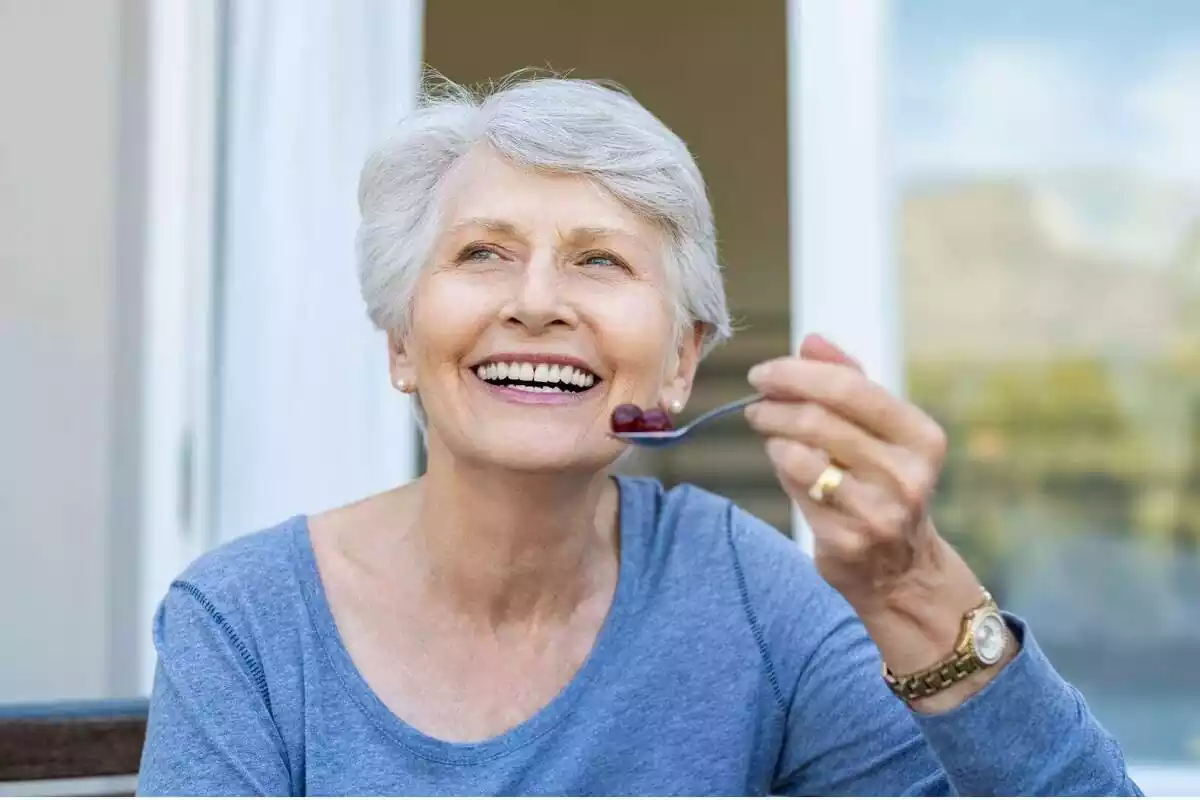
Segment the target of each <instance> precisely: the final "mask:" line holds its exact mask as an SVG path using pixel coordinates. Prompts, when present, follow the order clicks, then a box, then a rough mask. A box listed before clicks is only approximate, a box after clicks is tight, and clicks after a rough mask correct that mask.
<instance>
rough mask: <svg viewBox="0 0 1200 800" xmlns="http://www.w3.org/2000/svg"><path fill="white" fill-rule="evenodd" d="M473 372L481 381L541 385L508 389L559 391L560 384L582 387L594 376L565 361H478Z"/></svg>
mask: <svg viewBox="0 0 1200 800" xmlns="http://www.w3.org/2000/svg"><path fill="white" fill-rule="evenodd" d="M475 374H476V375H478V376H479V378H480V379H481V380H485V381H498V380H509V381H520V382H522V383H526V384H545V385H541V386H538V385H534V386H516V385H514V386H513V387H512V388H514V389H521V390H523V391H538V392H541V391H545V392H559V391H562V389H561V388H559V387H560V386H563V385H566V386H574V387H576V388H578V389H586V388H588V387H589V386H592V385H594V384H595V382H596V376H595V375H593V374H591V373H590V372H588V371H586V370H583V369H579V368H578V367H573V366H569V365H566V364H548V363H538V364H533V363H530V362H516V361H512V362H507V363H505V362H493V363H490V364H480V365H479V366H477V367H476V368H475Z"/></svg>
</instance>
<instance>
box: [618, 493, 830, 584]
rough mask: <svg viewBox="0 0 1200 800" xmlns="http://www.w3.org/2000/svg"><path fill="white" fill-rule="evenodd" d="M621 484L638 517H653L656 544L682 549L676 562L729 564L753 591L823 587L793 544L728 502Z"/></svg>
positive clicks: (809, 561) (711, 496)
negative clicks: (699, 560)
mask: <svg viewBox="0 0 1200 800" xmlns="http://www.w3.org/2000/svg"><path fill="white" fill-rule="evenodd" d="M621 483H622V490H623V491H624V492H633V493H636V497H635V500H634V503H633V508H634V509H635V510H636V512H637V513H639V514H644V515H646V516H650V517H653V527H654V530H655V535H656V537H657V538H659V539H661V540H666V541H669V542H673V543H678V544H682V545H684V546H683V547H679V548H673V549H674V550H676V554H677V555H678V556H682V557H691V556H694V557H697V558H720V559H722V560H729V561H731V562H732V563H733V564H734V566H735V568H736V570H737V573H738V574H739V575H740V576H741V578H742V579H744V580H745V581H746V583H747V584H748V585H749V586H752V587H754V588H755V589H761V590H767V591H769V590H771V589H773V588H775V587H780V588H782V589H783V590H784V591H794V590H795V589H798V588H801V587H807V588H812V587H813V586H817V585H820V584H823V583H824V581H823V580H822V579H821V577H820V575H818V574H817V571H816V569H815V568H814V567H813V563H812V559H811V558H810V557H809V556H808V554H806V553H805V552H804V551H803V550H802V549H801V548H800V546H799V544H798V543H797V542H796V541H795V540H794V539H792V538H791V537H790V536H788V535H787V534H786V533H784V532H783V531H780V530H779V529H778V528H775V527H774V526H772V525H770V524H769V523H767V522H765V521H763V520H762V519H759V518H758V517H756V516H754V515H753V514H751V513H750V512H749V511H747V510H746V509H744V508H742V507H741V506H739V505H738V504H737V503H735V502H733V501H732V500H730V499H729V498H727V497H723V496H721V495H719V494H716V493H714V492H711V491H708V490H707V489H703V488H700V487H698V486H694V485H692V484H680V485H677V486H674V487H671V488H669V489H668V488H665V487H663V485H662V484H661V483H660V482H659V481H657V480H655V479H652V478H622V479H621Z"/></svg>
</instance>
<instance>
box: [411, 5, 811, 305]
mask: <svg viewBox="0 0 1200 800" xmlns="http://www.w3.org/2000/svg"><path fill="white" fill-rule="evenodd" d="M786 34H787V27H786V25H785V3H784V2H783V0H762V1H761V2H756V3H755V13H749V12H748V11H747V7H746V5H745V4H744V3H732V2H731V3H716V2H714V3H702V2H697V0H603V2H591V1H589V2H563V0H504V2H498V3H483V2H479V0H427V2H426V21H425V60H426V61H427V62H428V63H429V64H430V65H431V66H432V67H433V68H435V69H437V70H439V71H441V72H443V73H444V74H446V75H447V77H450V78H452V79H454V80H457V81H465V82H472V83H473V82H478V81H483V80H487V79H494V78H500V77H503V76H504V75H505V74H507V73H509V72H511V71H513V70H516V69H521V68H523V67H551V68H553V69H554V70H556V71H559V72H567V71H569V72H570V73H571V74H572V75H573V76H576V77H584V78H606V79H609V80H615V81H617V82H619V83H621V84H622V85H624V86H625V87H626V88H628V89H629V90H630V91H632V92H633V94H634V95H635V96H636V97H637V98H638V99H639V100H640V101H641V102H642V103H643V104H644V105H646V106H647V107H648V108H650V109H651V110H652V111H653V112H654V113H655V114H657V115H658V116H659V117H660V118H661V119H662V120H663V121H664V122H666V124H667V125H669V126H670V127H671V128H672V129H673V130H674V131H675V132H676V133H678V134H679V135H680V136H682V137H683V139H684V140H685V141H686V142H687V143H688V146H689V147H690V148H691V150H692V153H693V154H694V155H695V157H696V159H697V161H698V162H699V164H700V168H701V170H703V172H704V176H705V178H706V179H707V181H708V184H709V192H710V194H711V195H712V199H713V206H714V209H715V212H716V217H717V229H718V232H719V233H720V241H721V257H722V259H723V260H724V262H725V264H726V265H727V267H728V274H727V278H728V283H729V294H730V301H731V303H732V304H733V306H734V308H735V310H736V311H737V312H738V313H739V314H742V315H745V316H748V317H750V320H749V321H750V322H753V317H754V316H755V312H764V311H765V312H775V313H786V309H787V302H788V267H787V263H788V262H787V256H788V237H787V222H788V220H787V39H786ZM785 325H786V322H785Z"/></svg>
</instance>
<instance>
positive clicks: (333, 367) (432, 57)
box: [0, 0, 1200, 794]
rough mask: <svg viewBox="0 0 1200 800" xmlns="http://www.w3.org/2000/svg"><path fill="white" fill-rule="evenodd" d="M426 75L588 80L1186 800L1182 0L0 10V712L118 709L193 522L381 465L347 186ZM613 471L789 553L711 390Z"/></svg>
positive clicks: (1158, 783) (408, 464)
mask: <svg viewBox="0 0 1200 800" xmlns="http://www.w3.org/2000/svg"><path fill="white" fill-rule="evenodd" d="M422 65H428V66H429V67H432V68H433V69H436V70H438V71H439V72H441V73H443V74H445V75H446V76H448V77H450V78H452V79H454V80H456V81H460V82H469V83H476V82H485V81H488V80H495V79H499V78H502V77H503V76H504V75H506V74H507V73H509V72H511V71H513V70H515V69H519V68H522V67H529V66H533V67H542V68H548V69H552V70H554V71H557V72H569V73H570V74H571V75H574V76H578V77H599V78H607V79H612V80H615V81H618V82H619V83H621V84H623V85H625V86H626V87H627V88H629V89H630V90H631V91H632V92H633V94H634V95H635V96H636V97H637V98H638V99H639V100H641V102H642V103H644V104H645V105H646V106H648V107H649V108H650V109H651V110H652V111H654V112H655V113H656V114H657V115H658V116H659V117H660V118H662V119H663V120H664V121H665V122H666V123H667V124H668V125H669V126H671V127H672V128H673V129H674V130H675V131H676V132H678V133H679V134H680V135H681V136H682V137H683V138H684V139H685V140H686V141H687V142H688V144H689V146H690V147H691V148H692V151H693V153H694V154H695V156H696V158H697V159H698V161H699V163H700V166H701V169H702V170H703V172H704V174H705V176H706V177H707V180H708V183H709V187H710V192H711V195H712V198H713V203H714V206H715V209H716V214H717V224H718V229H719V231H720V234H721V236H720V241H721V250H722V258H723V260H724V263H725V264H726V265H727V286H728V291H729V296H730V301H731V305H732V307H733V309H734V311H735V313H736V315H737V317H738V319H739V321H740V323H741V326H742V330H741V332H740V333H739V334H738V336H737V337H735V339H734V341H733V342H732V343H731V344H729V345H728V346H726V347H724V348H723V349H721V350H719V351H718V352H716V353H715V354H714V355H713V356H712V357H711V358H710V359H709V360H708V361H707V362H706V363H705V364H704V365H703V367H702V369H701V377H700V378H699V380H698V383H697V395H696V397H695V400H694V403H693V407H692V408H693V410H697V411H698V410H701V409H702V408H704V407H709V406H713V405H716V404H718V403H720V402H724V401H726V400H729V399H732V398H734V397H736V396H738V395H740V394H743V393H744V391H745V382H744V375H745V372H746V370H747V369H748V368H749V366H750V365H752V364H753V363H755V362H756V361H759V360H762V359H764V358H768V357H772V356H776V355H779V354H781V353H784V352H786V351H787V350H788V349H789V348H791V347H793V346H794V343H795V342H796V341H797V340H798V336H799V335H801V334H802V333H804V332H807V331H809V330H817V331H820V332H822V333H825V334H827V335H831V336H832V337H833V338H835V339H836V340H838V341H841V342H843V343H845V344H846V345H847V347H848V349H850V350H852V351H853V352H856V353H857V354H859V355H860V356H862V357H863V359H864V362H865V363H866V364H867V365H868V367H869V368H870V369H871V371H872V373H873V374H874V375H875V376H876V377H877V378H878V379H879V380H881V381H882V382H884V383H886V384H888V385H890V386H892V387H893V388H895V389H896V390H898V391H904V392H907V394H908V395H909V397H911V398H912V399H913V400H914V401H915V402H917V403H918V404H920V405H921V406H922V407H924V408H925V409H927V410H928V411H930V412H931V413H932V414H934V415H935V416H936V417H937V418H938V419H939V421H940V422H941V423H942V424H943V425H944V426H945V427H946V428H947V429H948V431H949V432H950V436H951V445H952V449H951V454H950V461H949V464H948V467H947V471H946V474H945V476H944V478H943V481H942V484H941V487H940V491H939V494H938V496H937V501H936V504H937V520H938V522H939V526H940V528H941V529H942V531H943V532H944V534H945V535H947V536H948V538H950V539H951V540H952V541H953V542H954V543H955V544H956V545H957V546H958V547H960V548H961V549H962V550H963V551H964V552H965V553H966V555H967V556H968V559H969V560H970V562H971V564H972V565H973V566H974V567H975V569H976V570H977V571H978V573H979V574H980V577H981V578H982V579H983V580H984V582H985V583H986V584H987V585H988V586H989V587H990V588H991V589H992V590H993V592H994V593H995V594H996V595H997V596H998V598H999V600H1000V602H1001V603H1002V604H1003V605H1005V606H1006V607H1007V608H1009V609H1011V610H1012V611H1014V612H1016V613H1018V614H1020V615H1022V616H1024V617H1025V618H1027V619H1028V620H1029V621H1030V622H1031V623H1032V625H1033V629H1034V631H1035V633H1036V635H1037V637H1038V640H1039V642H1040V643H1041V645H1042V646H1043V647H1044V649H1045V650H1046V651H1047V653H1048V654H1049V656H1050V658H1051V660H1052V661H1053V662H1054V664H1055V665H1056V666H1057V667H1058V668H1059V670H1060V671H1061V672H1062V673H1063V674H1064V675H1065V676H1066V677H1067V678H1068V679H1069V680H1071V681H1072V682H1073V683H1075V684H1076V685H1077V686H1078V687H1079V688H1080V689H1081V690H1082V691H1083V693H1084V694H1085V696H1086V697H1087V699H1088V701H1089V703H1090V704H1091V706H1092V707H1093V709H1094V711H1095V713H1096V714H1097V715H1098V716H1099V718H1100V719H1101V721H1102V722H1103V723H1104V724H1105V725H1106V726H1107V727H1109V728H1110V729H1111V730H1112V731H1113V732H1114V733H1115V734H1116V736H1117V737H1118V738H1119V739H1120V741H1121V742H1122V744H1123V745H1124V746H1125V748H1126V753H1127V755H1128V757H1129V759H1130V761H1131V762H1132V763H1133V765H1134V768H1135V777H1137V778H1139V779H1140V780H1141V781H1143V786H1144V788H1147V789H1148V790H1150V791H1152V792H1153V791H1156V790H1157V791H1160V792H1161V791H1179V792H1181V793H1192V794H1196V793H1200V667H1198V666H1197V664H1198V663H1200V3H1197V2H1195V0H1140V2H1138V3H1131V2H1128V0H1054V1H1053V2H1045V0H1006V2H1003V3H998V2H989V1H988V0H861V1H858V2H855V3H835V2H834V0H753V2H742V3H711V4H703V3H696V2H691V1H690V0H594V1H593V0H589V1H588V2H581V1H579V0H576V2H563V1H562V0H504V2H491V3H483V2H479V1H478V0H425V2H424V3H421V2H419V0H286V1H285V0H274V1H273V2H268V0H254V1H253V2H251V0H186V1H184V0H0V120H2V121H3V124H2V125H0V387H2V391H0V704H3V703H21V702H31V701H43V700H70V699H93V698H105V697H135V696H139V695H144V694H145V693H146V691H147V690H148V687H149V680H150V675H151V670H152V666H153V652H152V648H151V647H150V644H149V637H148V634H149V620H150V617H151V615H152V613H153V610H154V607H155V605H156V603H157V601H158V599H159V598H160V597H161V595H162V593H163V592H164V591H165V589H166V586H167V584H168V582H169V581H170V579H171V577H173V576H174V575H175V574H177V573H178V572H179V571H180V570H181V569H182V568H183V567H184V566H185V565H186V564H187V563H188V562H189V561H190V560H191V559H192V558H195V557H196V556H197V555H199V554H200V553H202V552H204V551H205V550H206V549H208V548H211V547H213V546H216V545H217V544H219V543H221V542H223V541H227V540H229V539H231V538H234V537H236V536H238V535H241V534H244V533H247V532H250V531H253V530H256V529H258V528H261V527H264V526H266V525H270V524H273V523H275V522H277V521H279V520H281V519H283V518H285V517H287V516H290V515H292V514H295V513H299V512H304V511H315V510H318V509H320V508H324V507H328V506H330V505H333V504H336V503H342V502H345V501H347V500H350V499H353V498H354V497H357V496H361V495H363V494H366V493H369V492H372V491H376V490H379V489H381V488H384V487H386V486H389V485H393V484H395V483H397V482H401V481H404V480H407V479H409V478H411V477H412V476H414V475H416V474H418V473H419V471H420V467H421V458H422V454H421V452H420V441H419V437H418V436H417V435H416V434H415V431H414V428H413V425H412V422H411V418H410V416H409V414H408V409H407V407H406V401H405V400H404V399H403V398H402V397H400V396H398V395H397V394H396V393H395V392H394V391H392V390H391V389H390V387H389V385H388V383H387V375H386V369H385V359H384V349H383V343H382V340H381V338H380V337H379V335H378V334H376V333H375V332H373V331H371V330H370V328H369V326H368V325H367V323H366V320H365V315H364V312H363V309H362V306H361V302H360V301H359V299H358V294H357V286H356V283H355V277H354V261H353V236H354V228H355V217H356V208H355V183H356V179H357V171H358V169H359V167H360V166H361V163H362V160H363V158H364V157H365V154H366V152H367V150H368V148H369V147H370V146H371V145H372V144H373V143H375V142H377V141H378V140H379V138H380V137H381V136H383V135H384V134H385V132H386V130H387V127H388V125H389V124H390V123H391V122H393V121H394V120H395V119H397V118H398V117H399V116H401V115H402V114H403V113H404V111H405V109H406V108H408V107H410V106H411V104H412V102H413V99H414V97H415V94H416V91H417V87H418V85H419V82H420V78H421V70H422ZM628 468H629V469H632V470H635V471H638V472H646V473H652V474H656V475H658V476H660V477H661V478H662V479H663V480H664V481H665V482H668V483H677V482H693V483H697V484H699V485H701V486H704V487H706V488H709V489H712V490H714V491H717V492H720V493H722V494H726V495H728V496H730V497H732V498H733V499H735V500H736V501H738V502H739V503H741V504H743V505H744V506H746V507H747V508H748V509H750V510H751V511H752V512H753V513H755V514H757V515H759V516H761V517H762V518H764V519H766V520H767V521H769V522H771V523H772V524H773V525H775V526H777V527H778V528H779V530H780V531H781V534H784V535H794V536H796V538H797V539H798V540H799V541H800V542H801V544H803V543H804V541H805V530H804V526H803V523H802V520H799V519H798V518H797V517H796V516H795V515H794V512H793V510H792V509H791V508H790V507H789V504H788V502H787V501H786V499H785V498H784V496H783V494H782V493H781V492H780V490H779V489H778V488H777V486H776V484H775V482H774V479H773V476H772V473H771V472H770V470H769V469H768V466H767V463H766V460H765V456H764V455H763V453H762V448H761V445H760V443H759V442H758V441H757V439H756V438H755V437H753V436H752V435H751V434H750V433H749V432H748V430H747V429H746V428H745V427H744V426H743V425H742V424H740V423H739V422H737V421H732V422H730V423H728V424H725V425H722V426H720V429H719V431H717V432H714V433H713V434H712V435H710V436H706V437H703V438H702V439H701V440H699V441H696V442H695V443H693V444H690V445H688V446H686V447H683V448H679V449H677V450H670V451H666V452H664V453H662V454H657V455H655V456H653V457H652V458H647V457H645V456H639V460H636V461H633V462H631V463H630V464H629V466H628Z"/></svg>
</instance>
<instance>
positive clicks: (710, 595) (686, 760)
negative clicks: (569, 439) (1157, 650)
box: [139, 478, 1138, 796]
mask: <svg viewBox="0 0 1200 800" xmlns="http://www.w3.org/2000/svg"><path fill="white" fill-rule="evenodd" d="M618 483H619V486H620V490H621V492H620V493H621V511H620V520H621V554H620V562H621V563H620V574H619V578H618V582H617V588H616V593H615V596H614V598H613V603H612V608H611V610H610V612H609V614H608V618H607V619H606V621H605V623H604V626H603V627H602V629H601V631H600V633H599V635H598V637H597V639H596V642H595V646H594V648H593V650H592V653H591V654H590V656H589V657H588V659H587V660H586V662H585V663H584V665H583V666H582V667H581V669H580V670H579V672H578V673H577V674H576V675H575V677H574V678H573V679H572V680H571V682H570V683H569V684H568V685H567V686H566V688H565V689H563V690H562V692H561V693H560V694H559V695H558V696H557V697H556V698H555V699H554V700H552V701H551V702H550V703H549V704H548V705H547V706H546V707H544V708H543V709H541V710H540V711H538V712H537V713H536V714H534V716H533V717H532V718H530V719H529V720H527V721H525V722H523V723H522V724H520V725H518V726H517V727H515V728H513V729H512V730H510V731H508V732H507V733H504V734H502V735H500V736H497V737H495V738H492V739H488V740H486V741H482V742H478V743H470V744H458V743H449V742H445V741H440V740H437V739H434V738H431V737H429V736H426V735H424V734H423V733H421V732H420V731H418V730H416V729H414V728H412V727H410V726H409V725H407V724H405V722H404V720H402V719H399V718H398V717H397V716H396V715H395V714H393V713H392V712H391V711H389V710H388V709H387V707H386V706H385V705H384V704H383V702H382V701H381V700H380V699H379V698H378V697H377V696H376V695H375V693H374V692H372V690H371V687H370V686H368V685H367V683H366V682H365V681H364V679H363V677H362V676H361V675H360V674H359V672H358V670H357V669H355V666H354V663H353V662H352V660H351V658H350V656H349V654H348V653H347V651H346V649H345V647H344V646H343V644H342V641H341V639H340V637H339V635H338V631H337V628H336V626H335V624H334V619H333V616H332V614H331V613H330V609H329V606H328V603H327V601H326V598H325V594H324V591H323V589H322V586H321V578H320V575H319V574H318V571H317V565H316V561H315V559H314V556H313V550H312V544H311V541H310V539H309V532H308V526H307V523H306V520H305V519H304V518H303V517H297V518H295V519H292V520H289V521H288V522H285V523H283V524H281V525H279V526H277V527H275V528H272V529H270V530H267V531H263V532H261V533H258V534H255V535H252V536H247V537H244V538H242V539H239V540H237V541H235V542H232V543H230V544H228V545H225V546H223V547H221V548H219V549H217V550H215V551H213V552H212V553H210V554H208V555H206V556H204V557H203V558H201V559H199V560H198V561H197V562H196V563H195V564H193V565H192V566H191V567H190V568H189V569H188V570H187V571H186V572H185V573H184V574H183V575H182V576H181V577H180V578H179V580H177V581H176V582H175V583H174V584H173V585H172V587H171V589H170V592H169V593H168V594H167V596H166V598H165V600H164V601H163V603H162V606H161V608H160V609H159V612H158V615H157V617H156V619H155V624H154V638H155V643H156V646H157V648H158V655H159V662H158V671H157V676H156V679H155V684H154V694H153V698H152V700H151V706H150V722H149V728H148V731H147V739H146V747H145V752H144V754H143V758H142V770H141V776H140V785H139V792H140V793H141V794H166V795H202V794H224V795H230V794H232V795H255V794H269V795H288V794H316V795H377V794H383V795H411V794H416V795H493V794H499V795H528V794H550V795H646V794H649V795H680V794H682V795H743V796H744V795H762V794H809V795H812V794H816V795H846V794H849V795H879V794H884V795H898V794H926V795H945V794H952V793H955V792H957V793H959V794H968V795H1027V794H1049V795H1115V794H1137V793H1138V790H1137V787H1136V786H1135V785H1134V784H1133V783H1132V781H1130V779H1129V777H1128V776H1127V774H1126V770H1125V764H1124V761H1123V758H1122V755H1121V751H1120V748H1119V747H1118V746H1117V744H1116V742H1114V741H1113V739H1112V738H1111V737H1110V736H1109V735H1108V734H1107V733H1106V732H1105V731H1104V730H1103V729H1102V728H1101V727H1100V726H1099V725H1098V724H1097V722H1096V721H1095V719H1093V718H1092V716H1091V715H1090V713H1089V712H1088V710H1087V708H1086V707H1085V705H1084V702H1083V700H1082V699H1081V698H1080V696H1079V694H1078V693H1077V692H1076V691H1075V690H1074V689H1073V688H1071V687H1070V686H1069V685H1067V684H1066V683H1064V682H1063V680H1062V679H1061V678H1060V677H1059V676H1058V675H1057V674H1056V673H1055V672H1054V670H1053V669H1052V668H1051V666H1050V664H1049V663H1047V661H1046V659H1045V657H1044V656H1043V655H1042V653H1041V652H1040V651H1039V650H1038V648H1037V645H1036V644H1035V643H1034V640H1033V637H1032V636H1030V635H1029V633H1028V632H1027V631H1025V629H1024V626H1023V625H1022V624H1021V623H1020V622H1019V621H1017V620H1010V622H1011V624H1012V625H1013V627H1014V630H1015V631H1016V633H1017V635H1018V636H1019V637H1020V638H1021V639H1022V642H1023V648H1022V651H1021V653H1020V655H1018V656H1017V658H1016V659H1015V660H1014V661H1013V662H1012V663H1010V664H1009V665H1008V666H1007V667H1006V668H1005V669H1004V670H1003V672H1002V673H1001V674H1000V675H999V676H997V677H996V678H995V679H994V680H993V681H992V682H991V683H990V684H989V685H988V686H987V687H986V688H985V689H984V690H983V691H982V692H980V693H979V694H978V695H976V696H975V697H973V698H972V699H970V700H969V701H967V702H966V703H965V704H963V705H962V706H961V707H959V708H958V709H955V710H954V711H952V712H949V713H947V714H943V715H938V716H925V715H920V714H915V713H913V712H912V711H911V710H909V708H908V707H907V706H905V705H904V704H903V703H902V702H900V700H898V699H897V698H896V697H894V696H893V695H892V693H891V692H890V691H889V690H888V688H887V687H886V686H885V685H884V683H883V681H882V679H881V678H880V662H879V654H878V651H877V650H876V648H875V647H874V645H873V644H872V642H871V640H870V639H869V638H868V637H867V634H866V632H865V631H864V629H863V627H862V625H861V623H860V622H859V621H858V620H857V619H856V617H855V615H854V613H853V612H852V610H851V609H850V607H849V606H848V605H847V604H846V602H845V601H844V600H843V599H842V598H841V596H840V595H838V594H837V592H835V591H834V590H833V589H832V588H831V587H830V586H829V585H828V584H827V583H825V582H824V581H823V580H822V579H821V578H820V576H819V575H818V574H817V573H816V571H815V569H814V568H813V565H812V562H811V560H810V559H808V558H807V557H806V556H805V555H804V554H803V553H801V552H800V551H799V550H798V549H797V548H796V546H795V545H794V543H792V542H791V541H790V540H788V539H786V538H785V537H783V536H782V535H780V534H779V533H778V532H777V531H775V530H774V529H773V528H771V527H769V526H768V525H766V524H765V523H763V522H761V521H759V520H757V519H755V518H754V517H752V516H750V515H749V514H747V513H746V512H744V511H742V510H741V509H739V508H737V507H736V506H734V505H733V504H732V503H730V502H729V501H728V500H725V499H723V498H720V497H717V496H715V495H712V494H709V493H707V492H704V491H702V490H699V489H696V488H694V487H679V488H676V489H674V490H671V491H665V490H664V489H663V488H662V487H661V486H660V485H659V484H658V483H657V482H656V481H652V480H648V479H631V478H621V479H619V481H618ZM496 691H498V692H503V691H504V687H503V686H497V687H496Z"/></svg>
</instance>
